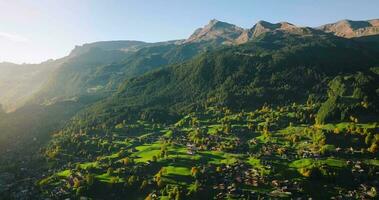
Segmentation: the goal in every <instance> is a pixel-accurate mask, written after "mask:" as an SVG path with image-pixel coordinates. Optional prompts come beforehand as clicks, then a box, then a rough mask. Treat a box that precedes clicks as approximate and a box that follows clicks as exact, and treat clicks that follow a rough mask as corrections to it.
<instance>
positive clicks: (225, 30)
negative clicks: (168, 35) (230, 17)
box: [184, 19, 244, 44]
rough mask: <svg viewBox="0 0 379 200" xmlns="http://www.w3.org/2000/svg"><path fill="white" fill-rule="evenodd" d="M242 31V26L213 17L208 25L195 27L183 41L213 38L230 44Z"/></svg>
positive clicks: (199, 40)
mask: <svg viewBox="0 0 379 200" xmlns="http://www.w3.org/2000/svg"><path fill="white" fill-rule="evenodd" d="M243 32H244V29H243V28H240V27H238V26H235V25H233V24H229V23H226V22H221V21H218V20H215V19H213V20H211V21H210V22H209V24H208V25H206V26H204V27H203V28H199V29H197V30H196V31H195V32H194V33H193V34H192V35H191V36H190V37H189V38H188V39H187V40H185V41H184V43H190V42H201V41H210V40H215V41H217V42H220V43H224V44H232V43H234V42H235V40H236V39H237V38H238V37H239V36H240V35H241V34H242V33H243Z"/></svg>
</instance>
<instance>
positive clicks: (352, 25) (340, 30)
mask: <svg viewBox="0 0 379 200" xmlns="http://www.w3.org/2000/svg"><path fill="white" fill-rule="evenodd" d="M319 29H320V30H322V31H325V32H329V33H333V34H334V35H336V36H340V37H345V38H354V37H362V36H370V35H377V34H379V19H373V20H367V21H352V20H342V21H338V22H336V23H331V24H326V25H323V26H321V27H319Z"/></svg>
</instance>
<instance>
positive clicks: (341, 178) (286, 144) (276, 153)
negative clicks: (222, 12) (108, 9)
mask: <svg viewBox="0 0 379 200" xmlns="http://www.w3.org/2000/svg"><path fill="white" fill-rule="evenodd" d="M364 22H365V24H370V25H367V26H365V27H361V26H359V27H358V28H357V26H356V24H362V23H363V22H356V21H347V20H344V21H340V22H337V23H335V24H328V25H325V26H322V27H318V28H309V27H297V26H295V25H293V24H290V23H278V24H271V23H269V22H265V21H260V22H258V23H257V24H256V25H255V26H254V27H252V28H251V29H242V28H239V27H237V26H235V25H232V24H229V23H225V22H221V21H217V20H212V21H211V22H210V23H209V24H208V25H206V26H205V27H203V28H200V29H198V30H197V31H195V32H194V33H193V35H192V36H190V38H189V39H186V40H173V41H167V42H159V43H146V42H138V41H112V42H97V43H90V44H85V45H83V46H77V47H76V48H75V49H74V50H73V51H72V52H71V53H70V54H69V55H68V56H66V57H64V58H61V59H58V60H52V61H48V62H46V63H42V64H41V65H40V66H39V65H37V66H33V67H37V68H38V67H40V68H38V69H39V70H40V71H39V73H42V74H43V76H41V74H37V73H36V74H29V75H28V76H26V75H25V76H24V78H25V79H27V80H28V81H30V84H27V86H26V85H21V86H19V87H17V88H16V87H15V88H16V89H14V90H12V91H15V92H13V93H4V94H6V95H3V96H1V94H0V100H4V101H2V103H3V104H4V105H3V108H2V109H0V130H1V134H0V153H1V157H0V199H145V200H148V199H167V200H171V199H175V200H179V199H280V198H284V199H310V198H311V199H376V198H378V196H379V194H377V192H378V191H377V190H378V187H379V160H378V156H379V56H378V55H379V39H378V36H377V34H379V31H378V26H377V24H379V23H377V22H378V20H370V21H364ZM341 24H342V25H344V26H348V27H351V31H350V32H349V35H346V34H343V33H342V32H339V30H338V29H335V27H339V26H341ZM354 31H355V32H354ZM375 31H376V32H375ZM9 65H10V64H9V63H2V64H0V70H1V67H3V68H4V69H8V68H9ZM47 69H48V70H47ZM10 73H11V72H10ZM2 80H4V83H14V82H12V80H8V79H5V78H3V79H1V76H0V83H2V82H1V81H2ZM28 83H29V82H28ZM10 85H13V84H10ZM24 87H30V88H32V87H33V88H34V89H33V92H32V93H31V94H28V95H27V94H23V90H22V89H20V88H24ZM10 89H12V88H10ZM17 92H19V93H20V94H18V93H17ZM21 94H22V95H21ZM11 97H12V98H15V97H17V99H19V101H12V102H11V103H7V102H9V99H10V98H11ZM1 98H2V99H1Z"/></svg>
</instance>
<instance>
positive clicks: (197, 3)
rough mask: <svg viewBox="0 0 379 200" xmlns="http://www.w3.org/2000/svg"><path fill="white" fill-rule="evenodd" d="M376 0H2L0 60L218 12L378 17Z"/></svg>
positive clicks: (249, 17)
mask: <svg viewBox="0 0 379 200" xmlns="http://www.w3.org/2000/svg"><path fill="white" fill-rule="evenodd" d="M378 9H379V0H262V1H258V0H257V1H255V0H187V1H184V0H0V62H2V61H10V62H16V63H22V62H28V63H36V62H41V61H44V60H47V59H49V58H59V57H62V56H65V55H67V54H68V53H69V52H70V50H71V49H72V48H73V47H74V46H75V45H81V44H83V43H88V42H94V41H100V40H143V41H149V42H154V41H164V40H172V39H182V38H186V37H188V36H189V35H190V34H191V33H192V32H193V31H194V30H195V29H196V28H198V27H201V26H203V25H205V24H206V23H208V21H209V20H210V19H213V18H216V19H219V20H221V21H226V22H230V23H233V24H236V25H239V26H242V27H244V28H248V27H251V26H253V24H254V23H255V22H257V21H258V20H261V19H262V20H267V21H270V22H279V21H289V22H292V23H294V24H297V25H303V26H305V25H307V26H319V25H321V24H325V23H329V22H334V21H337V20H340V19H353V20H359V19H373V18H379V12H378Z"/></svg>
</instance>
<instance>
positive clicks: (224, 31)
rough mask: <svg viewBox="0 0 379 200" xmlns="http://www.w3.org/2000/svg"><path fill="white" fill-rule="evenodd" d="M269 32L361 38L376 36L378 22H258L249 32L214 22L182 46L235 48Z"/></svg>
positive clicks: (377, 20) (376, 20)
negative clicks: (210, 44)
mask: <svg viewBox="0 0 379 200" xmlns="http://www.w3.org/2000/svg"><path fill="white" fill-rule="evenodd" d="M268 32H282V33H289V34H296V35H301V36H307V35H314V34H325V33H332V34H334V35H336V36H339V37H345V38H353V37H362V36H370V35H378V34H379V19H374V20H368V21H351V20H342V21H339V22H336V23H332V24H326V25H324V26H321V27H317V28H310V27H299V26H296V25H294V24H291V23H288V22H279V23H270V22H267V21H259V22H257V23H256V24H255V25H254V26H253V27H252V28H250V29H243V28H241V27H238V26H236V25H233V24H229V23H226V22H221V21H218V20H215V19H213V20H211V21H210V22H209V23H208V24H207V25H206V26H204V27H203V28H199V29H197V30H196V31H195V32H194V33H193V34H192V35H191V36H190V37H189V38H188V39H186V40H184V41H183V42H181V44H183V43H184V44H185V43H196V42H204V41H208V42H209V41H211V42H216V43H217V44H226V45H235V44H237V45H238V44H244V43H246V42H248V41H250V40H252V39H254V38H257V37H259V36H260V35H262V34H265V33H268Z"/></svg>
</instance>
